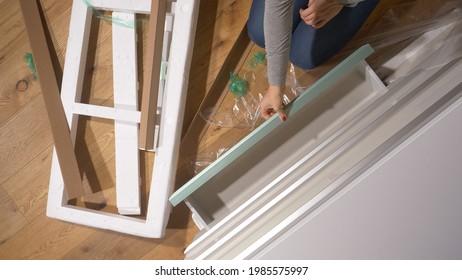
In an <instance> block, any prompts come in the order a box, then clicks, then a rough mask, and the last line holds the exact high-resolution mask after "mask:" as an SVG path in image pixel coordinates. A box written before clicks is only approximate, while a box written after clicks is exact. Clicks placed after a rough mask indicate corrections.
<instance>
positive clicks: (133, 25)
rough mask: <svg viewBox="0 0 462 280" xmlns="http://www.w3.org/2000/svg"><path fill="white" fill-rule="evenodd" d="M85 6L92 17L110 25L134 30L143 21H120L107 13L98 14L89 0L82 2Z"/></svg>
mask: <svg viewBox="0 0 462 280" xmlns="http://www.w3.org/2000/svg"><path fill="white" fill-rule="evenodd" d="M82 1H83V2H84V3H85V5H87V7H88V8H90V9H91V11H92V13H93V15H94V16H95V17H96V18H98V19H100V20H102V21H105V22H109V23H112V24H117V25H120V26H124V27H128V28H136V27H137V26H138V25H140V24H142V23H143V22H144V21H145V20H144V19H136V20H122V19H118V18H113V17H112V16H111V13H110V12H108V13H107V14H106V12H100V11H99V10H98V9H95V7H94V6H93V5H92V2H91V0H82Z"/></svg>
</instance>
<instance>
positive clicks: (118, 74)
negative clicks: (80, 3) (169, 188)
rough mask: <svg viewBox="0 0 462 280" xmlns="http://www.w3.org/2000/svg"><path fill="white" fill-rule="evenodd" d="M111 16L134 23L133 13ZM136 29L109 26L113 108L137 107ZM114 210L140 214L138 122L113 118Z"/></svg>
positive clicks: (128, 213)
mask: <svg viewBox="0 0 462 280" xmlns="http://www.w3.org/2000/svg"><path fill="white" fill-rule="evenodd" d="M112 18H113V19H116V20H121V21H125V22H134V21H135V14H134V13H126V12H113V13H112ZM136 41H137V40H136V30H135V29H134V28H127V27H124V26H120V25H118V24H113V25H112V55H113V59H112V61H113V73H114V74H113V77H114V108H115V109H124V110H130V111H133V112H136V111H137V110H138V88H137V87H138V77H137V72H138V69H137V63H136V62H137V55H136V45H137V44H136ZM114 134H115V151H116V155H115V159H116V196H117V197H116V200H117V209H118V211H119V213H120V214H123V215H139V214H141V207H140V175H139V162H140V160H139V152H138V123H133V122H126V121H122V120H115V121H114Z"/></svg>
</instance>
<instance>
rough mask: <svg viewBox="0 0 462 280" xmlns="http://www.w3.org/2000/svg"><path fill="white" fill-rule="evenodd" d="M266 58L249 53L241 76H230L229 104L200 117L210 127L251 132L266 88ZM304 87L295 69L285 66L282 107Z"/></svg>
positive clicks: (210, 109)
mask: <svg viewBox="0 0 462 280" xmlns="http://www.w3.org/2000/svg"><path fill="white" fill-rule="evenodd" d="M266 67H267V65H266V57H265V53H264V52H263V51H258V52H256V53H255V54H253V55H252V56H251V57H250V58H249V59H248V61H247V64H246V65H245V67H243V68H245V69H244V71H242V72H243V74H242V77H241V76H239V75H238V74H233V73H231V75H230V83H229V94H230V95H232V96H233V99H234V100H233V102H231V103H227V104H226V106H220V107H219V108H206V109H204V110H202V111H200V115H201V116H202V118H203V119H204V120H206V121H207V122H208V123H209V124H210V125H215V126H222V127H248V128H250V129H254V128H255V127H256V126H257V124H258V122H259V121H261V119H260V111H259V105H260V102H261V100H262V99H263V94H264V92H265V91H266V89H267V88H268V82H267V76H266ZM305 89H306V87H303V86H301V85H300V84H299V82H298V80H297V76H296V71H295V66H294V65H293V64H289V66H288V71H287V78H286V91H285V94H284V96H283V103H284V105H287V104H289V103H290V102H291V101H292V100H293V99H294V98H295V97H297V96H298V95H299V94H300V93H302V92H303V91H304V90H305Z"/></svg>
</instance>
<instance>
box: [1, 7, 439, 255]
mask: <svg viewBox="0 0 462 280" xmlns="http://www.w3.org/2000/svg"><path fill="white" fill-rule="evenodd" d="M382 2H387V3H381V4H379V6H378V7H377V9H376V11H375V12H374V14H373V16H371V18H370V19H369V20H368V22H367V23H366V24H365V25H364V27H363V28H362V30H361V31H360V33H359V34H358V35H357V36H356V37H355V39H354V40H353V42H352V43H350V44H349V45H348V46H347V47H346V48H345V49H344V51H342V53H340V54H339V55H337V56H336V57H335V58H333V59H331V60H330V61H328V62H327V63H326V64H324V65H322V66H320V67H318V68H317V69H315V70H313V71H309V72H304V71H300V70H297V73H296V75H297V79H298V82H299V83H300V84H301V85H302V86H303V87H307V86H309V85H310V84H311V83H313V82H314V81H315V80H316V79H318V78H319V77H320V76H322V75H323V74H324V73H326V72H327V71H328V70H329V69H331V68H332V67H333V66H334V65H335V64H336V63H337V62H338V61H340V60H341V59H342V58H344V57H345V56H346V55H347V54H348V53H350V52H351V51H352V50H354V49H355V47H357V46H358V45H360V44H362V43H364V42H368V40H369V41H371V42H372V43H376V44H377V45H379V44H380V45H379V49H378V50H377V52H376V53H375V54H374V55H373V56H372V57H371V58H370V59H369V62H370V64H371V65H372V67H373V68H375V69H377V68H379V67H380V64H381V63H382V62H383V61H385V60H386V58H387V57H390V56H393V54H394V53H396V52H397V51H399V50H400V49H402V48H403V47H404V46H405V45H406V44H407V43H408V40H399V41H400V42H399V43H395V42H393V44H392V42H391V41H387V40H386V39H384V38H385V37H383V36H382V37H380V36H378V37H377V36H375V37H374V36H373V35H380V34H384V31H393V30H398V29H397V28H398V27H403V26H404V27H406V26H408V27H409V26H410V27H409V28H413V25H412V24H414V22H412V21H415V20H416V18H417V19H419V20H425V18H431V15H430V16H429V15H428V13H430V12H431V11H432V9H434V8H435V5H437V4H438V3H440V2H444V0H440V1H430V0H425V2H429V3H428V5H422V4H420V5H418V4H417V1H411V0H408V1H382ZM398 2H399V3H401V2H406V3H408V4H407V6H400V9H399V12H400V13H397V11H398V10H397V9H393V3H395V4H396V3H398ZM419 2H420V3H421V2H423V1H419ZM41 3H42V6H43V13H44V16H45V18H46V20H47V24H48V28H49V33H50V38H51V41H52V43H53V45H54V48H55V50H56V58H57V61H59V65H60V67H61V69H62V67H63V64H64V55H65V52H66V44H67V36H68V27H69V19H70V12H71V10H70V8H71V0H42V1H41ZM250 3H251V1H248V0H217V1H202V3H201V7H200V12H199V21H198V26H197V32H196V41H195V48H194V51H193V59H192V67H191V73H190V81H189V89H188V97H187V108H186V110H185V121H184V125H183V132H185V131H186V130H187V128H188V127H189V125H190V123H191V121H192V120H193V118H194V116H195V114H196V113H197V111H198V110H202V109H203V108H202V109H200V104H201V102H202V100H203V98H204V97H205V96H206V94H207V93H208V90H209V88H210V86H211V84H212V83H213V81H214V79H215V77H216V75H217V73H218V71H219V70H220V68H221V65H222V64H223V61H224V60H225V58H226V57H227V54H228V52H229V50H230V48H231V47H232V45H233V44H234V41H235V40H236V37H237V36H238V34H239V32H240V31H241V29H242V27H243V26H244V24H245V21H246V19H247V16H248V13H249V9H250ZM432 3H433V4H432ZM435 3H437V4H435ZM421 6H425V7H426V10H424V11H422V9H421ZM403 7H405V8H406V9H407V10H406V13H403V10H402V9H403ZM390 13H392V14H390ZM393 13H394V14H393ZM410 15H411V16H410ZM418 16H422V17H421V18H419V17H418ZM425 16H426V17H425ZM146 26H147V25H146V24H144V23H143V21H141V23H140V25H139V27H138V31H139V35H140V36H139V38H140V41H141V44H140V47H139V48H140V49H139V50H140V51H139V53H142V52H143V45H144V43H145V34H146ZM401 30H403V29H401ZM404 30H405V29H404ZM389 34H391V35H388V36H389V37H390V36H391V37H392V36H395V35H396V34H394V33H393V32H391V33H389ZM0 38H1V39H0V259H183V250H184V248H185V247H186V246H188V244H189V243H190V242H191V240H192V238H193V236H194V234H195V233H196V232H197V228H196V227H195V225H194V223H193V222H192V220H191V218H190V213H189V210H188V209H187V208H186V206H185V205H184V204H182V205H180V206H178V207H176V208H174V209H173V212H172V214H171V217H170V221H169V225H168V228H167V233H166V236H165V238H163V239H160V240H156V239H146V238H139V237H134V236H129V235H124V234H119V233H116V232H109V231H105V230H100V229H94V228H89V227H85V226H80V225H76V224H71V223H66V222H62V221H58V220H54V219H50V218H48V217H46V215H45V210H46V200H47V192H48V182H49V174H50V166H51V155H52V149H53V140H52V137H51V133H50V127H49V123H48V119H47V115H46V111H45V107H44V103H43V99H42V96H41V91H40V85H39V83H38V81H37V80H34V78H33V75H32V73H31V71H30V69H29V68H28V66H27V64H26V62H25V61H24V55H25V54H26V53H27V52H30V51H31V50H30V46H29V43H28V39H27V35H26V33H25V29H24V24H23V20H22V16H21V13H20V10H19V4H18V2H17V1H15V0H4V1H0ZM91 38H92V39H91V42H92V43H91V44H90V53H91V54H92V55H90V56H89V57H88V67H87V71H86V75H87V78H86V86H85V89H84V90H85V91H84V96H83V99H84V101H85V102H88V103H90V104H97V105H103V106H112V105H113V99H112V47H111V44H112V40H111V27H110V23H108V22H104V21H99V20H95V24H94V25H93V26H92V34H91ZM411 39H412V38H411ZM411 39H409V40H411ZM258 51H260V49H259V48H258V47H254V48H253V49H252V52H251V54H250V55H249V59H250V56H251V55H253V54H255V53H256V52H258ZM141 67H142V65H140V69H141ZM246 69H247V68H245V67H243V69H242V71H241V72H240V73H239V74H240V75H243V74H245V72H246V71H248V69H247V70H246ZM140 71H141V70H140ZM58 75H61V73H58ZM20 85H21V86H24V85H27V88H21V87H20ZM263 87H264V86H263ZM253 90H254V93H257V92H260V91H263V90H264V88H255V89H253ZM233 102H234V98H233V97H232V96H231V95H230V97H227V98H226V99H225V101H224V102H223V104H222V106H225V107H226V106H230V105H229V104H232V103H233ZM250 131H251V128H249V127H235V128H226V127H219V126H214V125H211V126H210V127H208V129H207V131H206V133H205V135H204V137H202V139H201V141H200V145H199V146H198V147H187V146H186V147H185V146H182V150H183V151H185V150H188V149H189V150H194V151H195V153H198V154H199V153H216V152H217V151H218V150H219V149H220V148H229V147H230V146H231V145H232V144H233V143H235V142H237V141H238V140H239V139H240V138H242V137H243V136H244V135H246V134H248V133H249V132H250ZM76 154H77V157H78V161H79V167H80V170H81V173H82V178H83V181H84V185H85V186H86V187H87V188H91V189H92V190H93V191H94V192H95V194H94V195H89V196H86V197H84V198H82V199H80V200H78V201H72V202H71V203H75V204H78V205H81V206H84V207H88V208H93V209H99V210H101V211H107V212H116V207H115V195H114V192H115V185H114V184H115V161H114V130H113V123H112V121H107V120H101V119H95V118H81V119H80V122H79V134H78V138H77V141H76ZM153 164H154V155H153V154H151V153H143V152H141V167H142V170H141V176H142V189H143V190H145V192H144V193H145V194H148V193H149V187H148V186H149V184H150V174H151V173H150V172H151V169H152V166H153ZM190 166H191V157H190V156H185V154H182V155H181V156H180V160H179V166H178V174H179V175H178V176H179V177H180V178H181V180H178V184H181V182H182V181H184V180H185V178H190V177H191V176H193V173H192V172H191V169H190V168H189V167H190ZM144 198H145V197H144Z"/></svg>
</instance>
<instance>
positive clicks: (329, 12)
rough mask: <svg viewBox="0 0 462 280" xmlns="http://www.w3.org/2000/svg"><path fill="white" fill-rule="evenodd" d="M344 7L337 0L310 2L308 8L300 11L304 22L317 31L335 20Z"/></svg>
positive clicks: (310, 0) (311, 0)
mask: <svg viewBox="0 0 462 280" xmlns="http://www.w3.org/2000/svg"><path fill="white" fill-rule="evenodd" d="M342 8H343V5H342V4H340V3H339V2H338V1H337V0H309V1H308V8H306V9H300V17H301V18H302V20H303V21H304V22H305V23H306V24H308V25H311V26H312V27H313V28H315V29H319V28H321V27H323V26H324V25H325V24H326V23H328V22H329V20H331V19H332V18H334V17H335V16H336V15H337V14H338V13H339V12H340V10H341V9H342Z"/></svg>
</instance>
